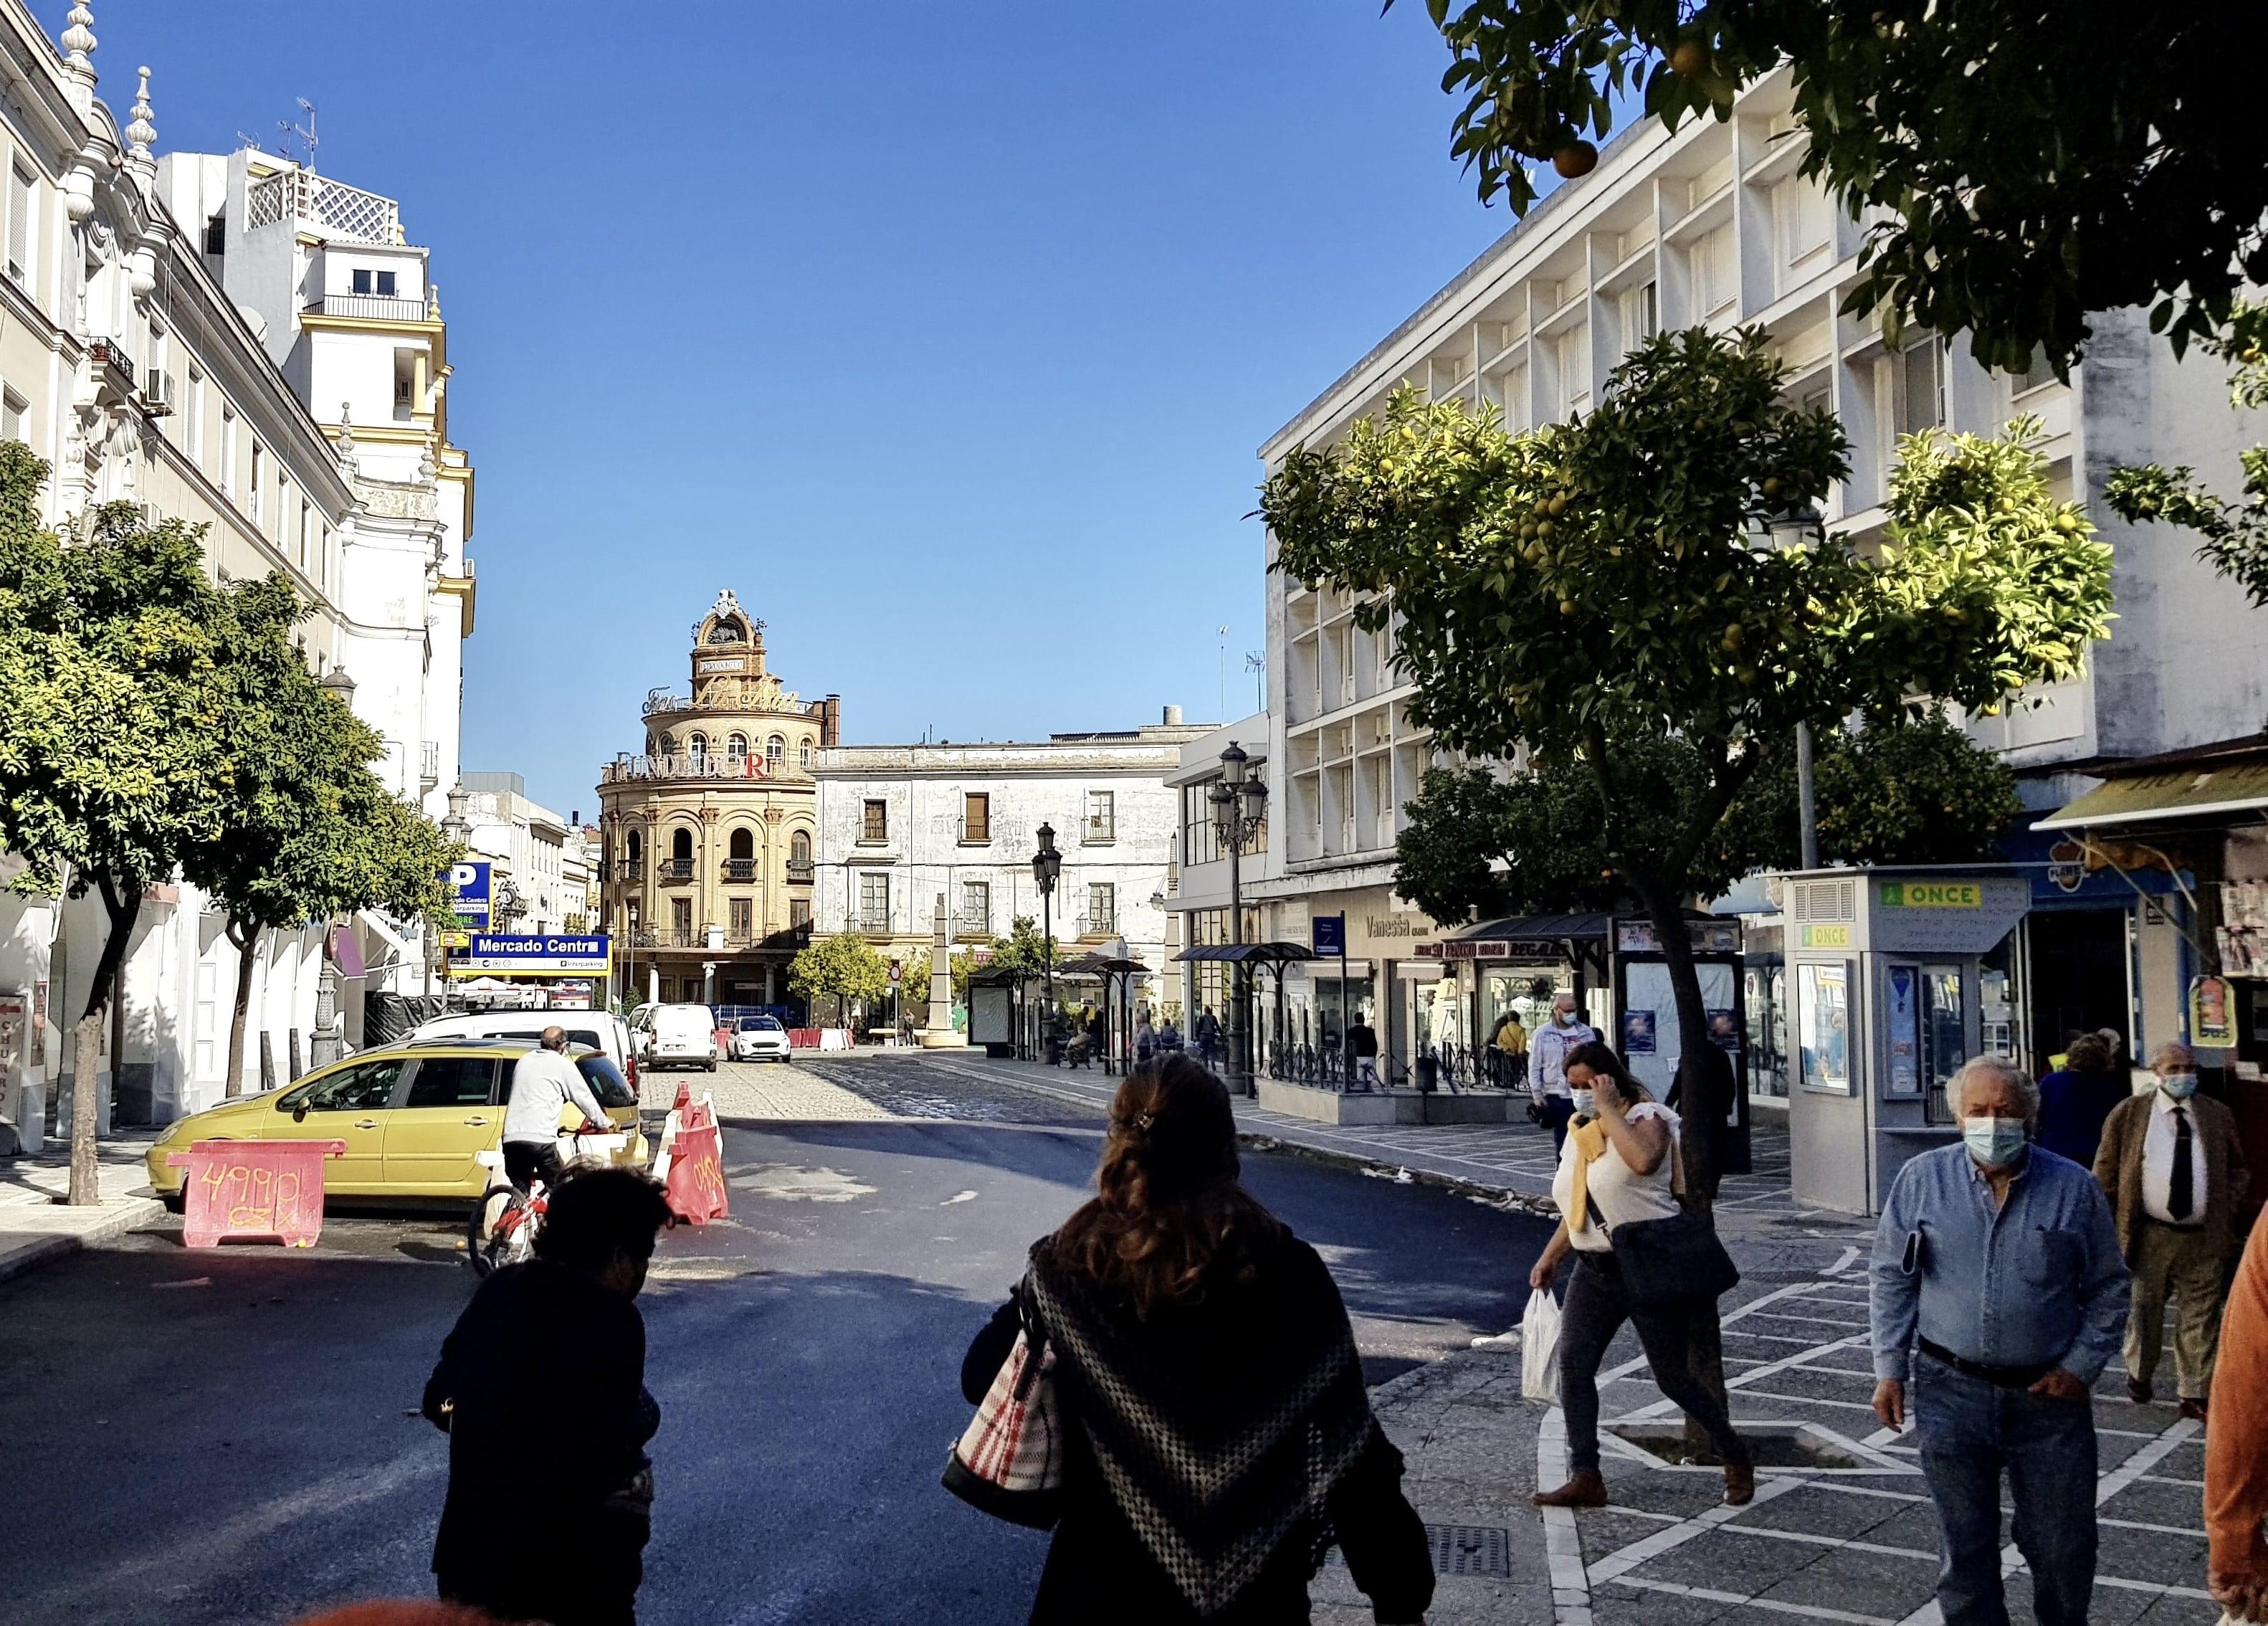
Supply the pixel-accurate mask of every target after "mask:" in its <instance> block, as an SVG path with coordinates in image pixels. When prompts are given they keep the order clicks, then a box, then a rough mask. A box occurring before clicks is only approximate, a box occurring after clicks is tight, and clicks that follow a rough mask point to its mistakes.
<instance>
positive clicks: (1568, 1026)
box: [1528, 993, 1599, 1155]
mask: <svg viewBox="0 0 2268 1626" xmlns="http://www.w3.org/2000/svg"><path fill="white" fill-rule="evenodd" d="M1598 1036H1599V1033H1598V1029H1596V1028H1594V1027H1593V1026H1591V1025H1590V1024H1589V1023H1587V1022H1586V1021H1585V1020H1583V1019H1582V1018H1581V1017H1580V1016H1577V1015H1576V1014H1575V996H1574V995H1572V994H1570V993H1561V994H1558V995H1557V996H1555V997H1553V999H1552V1001H1551V1019H1550V1021H1549V1022H1547V1023H1545V1024H1544V1025H1543V1032H1542V1033H1540V1034H1536V1035H1535V1037H1534V1038H1532V1039H1530V1040H1529V1041H1528V1096H1529V1098H1530V1099H1531V1100H1534V1101H1535V1107H1536V1110H1537V1111H1538V1112H1539V1113H1540V1114H1541V1115H1542V1121H1543V1124H1544V1127H1546V1128H1547V1129H1550V1131H1551V1150H1552V1151H1553V1153H1554V1154H1555V1155H1556V1154H1557V1152H1558V1151H1559V1147H1560V1144H1561V1143H1562V1142H1564V1141H1565V1140H1566V1138H1567V1120H1568V1119H1570V1118H1572V1117H1573V1116H1574V1115H1575V1097H1574V1095H1573V1093H1572V1092H1570V1091H1569V1089H1568V1087H1567V1053H1568V1052H1569V1051H1570V1050H1572V1049H1573V1048H1575V1047H1576V1046H1577V1045H1579V1044H1589V1043H1590V1042H1591V1041H1593V1040H1594V1039H1596V1038H1597V1037H1598Z"/></svg>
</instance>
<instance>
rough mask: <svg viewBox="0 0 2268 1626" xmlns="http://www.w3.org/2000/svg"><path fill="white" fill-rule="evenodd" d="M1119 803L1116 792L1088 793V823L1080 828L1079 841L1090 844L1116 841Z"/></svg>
mask: <svg viewBox="0 0 2268 1626" xmlns="http://www.w3.org/2000/svg"><path fill="white" fill-rule="evenodd" d="M1117 802H1118V798H1117V792H1116V791H1088V792H1087V793H1086V823H1085V824H1083V825H1081V826H1080V827H1079V840H1081V841H1083V842H1090V843H1091V842H1115V841H1116V840H1117V839H1118V813H1117Z"/></svg>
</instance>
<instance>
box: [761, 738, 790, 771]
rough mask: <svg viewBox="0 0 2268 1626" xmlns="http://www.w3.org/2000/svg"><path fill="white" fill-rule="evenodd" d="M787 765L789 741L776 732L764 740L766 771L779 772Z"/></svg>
mask: <svg viewBox="0 0 2268 1626" xmlns="http://www.w3.org/2000/svg"><path fill="white" fill-rule="evenodd" d="M786 767H787V741H786V739H784V738H783V737H781V736H780V735H778V734H774V735H773V736H772V737H771V738H770V739H767V740H765V741H764V771H765V772H766V773H768V774H777V773H779V772H782V771H783V770H784V769H786Z"/></svg>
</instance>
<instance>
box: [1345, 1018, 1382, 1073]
mask: <svg viewBox="0 0 2268 1626" xmlns="http://www.w3.org/2000/svg"><path fill="white" fill-rule="evenodd" d="M1347 1054H1348V1055H1349V1056H1351V1057H1353V1058H1354V1087H1355V1088H1356V1089H1358V1090H1375V1089H1378V1088H1379V1087H1381V1086H1380V1082H1379V1077H1378V1029H1376V1028H1375V1027H1373V1026H1371V1025H1370V1019H1368V1018H1367V1017H1366V1016H1364V1015H1362V1014H1361V1013H1360V1012H1357V1013H1356V1015H1355V1019H1354V1020H1353V1021H1352V1022H1351V1023H1349V1024H1348V1025H1347Z"/></svg>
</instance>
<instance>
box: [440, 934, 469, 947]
mask: <svg viewBox="0 0 2268 1626" xmlns="http://www.w3.org/2000/svg"><path fill="white" fill-rule="evenodd" d="M472 945H473V934H472V933H471V932H469V931H445V932H443V933H442V934H441V946H442V947H443V948H470V947H472Z"/></svg>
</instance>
